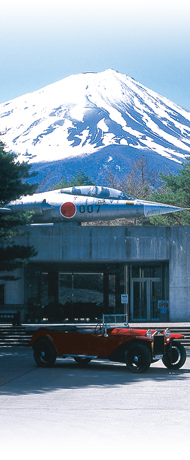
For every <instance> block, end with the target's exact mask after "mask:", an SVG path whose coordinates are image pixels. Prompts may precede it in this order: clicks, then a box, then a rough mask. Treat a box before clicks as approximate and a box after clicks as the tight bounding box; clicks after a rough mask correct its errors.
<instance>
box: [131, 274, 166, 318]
mask: <svg viewBox="0 0 190 460" xmlns="http://www.w3.org/2000/svg"><path fill="white" fill-rule="evenodd" d="M158 300H161V280H160V278H153V279H151V278H147V279H145V278H138V279H132V292H131V319H132V320H134V321H143V320H150V321H151V320H158V319H159V309H158Z"/></svg>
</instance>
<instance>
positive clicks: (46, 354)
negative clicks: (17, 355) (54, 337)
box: [33, 339, 57, 367]
mask: <svg viewBox="0 0 190 460" xmlns="http://www.w3.org/2000/svg"><path fill="white" fill-rule="evenodd" d="M33 350H34V359H35V361H36V364H37V366H40V367H50V366H53V364H54V362H55V360H56V356H57V353H56V350H55V348H54V346H53V344H52V343H51V342H50V341H49V340H47V339H41V340H39V341H38V342H37V343H36V344H34V347H33Z"/></svg>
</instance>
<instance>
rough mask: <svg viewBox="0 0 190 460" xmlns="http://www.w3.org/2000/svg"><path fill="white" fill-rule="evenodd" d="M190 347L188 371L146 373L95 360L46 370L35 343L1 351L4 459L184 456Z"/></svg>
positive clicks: (154, 368) (188, 443) (189, 415)
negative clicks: (38, 362)
mask: <svg viewBox="0 0 190 460" xmlns="http://www.w3.org/2000/svg"><path fill="white" fill-rule="evenodd" d="M189 388H190V349H187V360H186V363H185V365H184V366H183V368H182V369H179V370H176V371H174V370H168V369H166V368H165V367H164V365H163V364H162V361H158V362H156V363H154V364H153V365H151V367H150V369H149V370H148V371H147V372H146V373H143V374H133V373H131V372H130V371H129V370H127V368H126V366H125V365H124V364H118V363H111V362H109V361H103V360H97V361H96V360H94V361H92V362H91V363H89V364H88V366H86V367H85V368H81V367H79V366H78V365H77V364H76V363H75V361H74V360H72V359H70V358H68V359H60V358H59V359H57V360H56V363H55V365H54V366H53V367H52V368H47V369H43V368H38V367H37V366H36V364H35V362H34V359H33V352H32V349H30V348H27V347H10V348H1V349H0V451H1V458H2V459H3V460H10V459H11V460H12V459H16V460H17V459H21V460H22V459H25V460H28V459H36V460H38V459H41V458H43V459H48V460H49V459H55V460H57V459H58V458H60V459H62V458H64V459H65V458H66V459H68V460H73V459H76V458H78V457H79V458H81V459H88V460H90V459H95V458H96V459H97V458H101V459H102V458H104V457H106V458H109V459H116V457H117V458H118V459H119V456H122V458H123V456H124V458H127V457H128V456H129V455H130V459H132V460H133V459H136V458H139V457H141V456H142V455H143V457H144V458H145V456H146V458H150V457H151V458H154V459H157V458H161V457H162V458H163V457H164V458H165V457H166V456H170V457H171V458H172V459H175V458H176V459H177V458H178V457H179V456H181V455H187V450H188V448H189V447H190V435H189V433H190V391H189Z"/></svg>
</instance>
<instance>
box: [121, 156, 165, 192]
mask: <svg viewBox="0 0 190 460" xmlns="http://www.w3.org/2000/svg"><path fill="white" fill-rule="evenodd" d="M158 182H159V174H158V172H157V170H156V169H152V168H151V167H150V164H149V161H148V160H147V159H146V158H145V156H144V155H142V157H141V158H139V159H138V160H136V161H134V162H133V164H132V166H131V168H130V170H129V171H128V173H127V175H126V176H125V178H124V180H122V181H120V184H119V188H120V189H121V190H123V191H125V192H126V193H127V194H128V195H131V196H133V197H135V198H139V199H142V200H148V199H149V198H150V196H151V194H152V190H153V188H154V187H155V186H156V185H157V184H158Z"/></svg>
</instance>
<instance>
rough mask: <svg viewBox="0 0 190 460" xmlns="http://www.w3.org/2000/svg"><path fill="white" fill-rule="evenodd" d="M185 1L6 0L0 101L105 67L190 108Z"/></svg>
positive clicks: (189, 13) (189, 9)
mask: <svg viewBox="0 0 190 460" xmlns="http://www.w3.org/2000/svg"><path fill="white" fill-rule="evenodd" d="M189 21H190V2H188V0H179V1H177V0H165V1H163V0H159V1H158V0H130V1H129V0H96V1H95V0H88V1H87V0H62V1H61V0H46V1H45V0H38V1H37V0H33V1H32V0H27V1H26V0H25V1H24V0H14V1H13V0H6V2H4V4H3V5H1V28H0V43H1V58H0V62H1V71H0V103H2V102H5V101H8V100H10V99H13V98H15V97H18V96H21V95H23V94H25V93H28V92H31V91H35V90H37V89H40V88H42V87H43V86H46V85H48V84H51V83H54V82H56V81H58V80H61V79H62V78H65V77H67V76H69V75H72V74H77V73H80V72H85V71H94V72H101V71H103V70H106V69H108V68H112V69H114V70H117V71H118V72H121V73H124V74H126V75H128V76H131V77H133V78H135V80H137V81H139V82H140V83H142V84H143V85H145V86H147V87H148V88H150V89H152V90H154V91H156V92H158V93H159V94H161V95H162V96H166V97H167V98H168V99H170V100H172V101H174V102H176V103H177V104H179V105H181V106H183V107H185V108H186V109H188V110H190V27H189Z"/></svg>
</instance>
